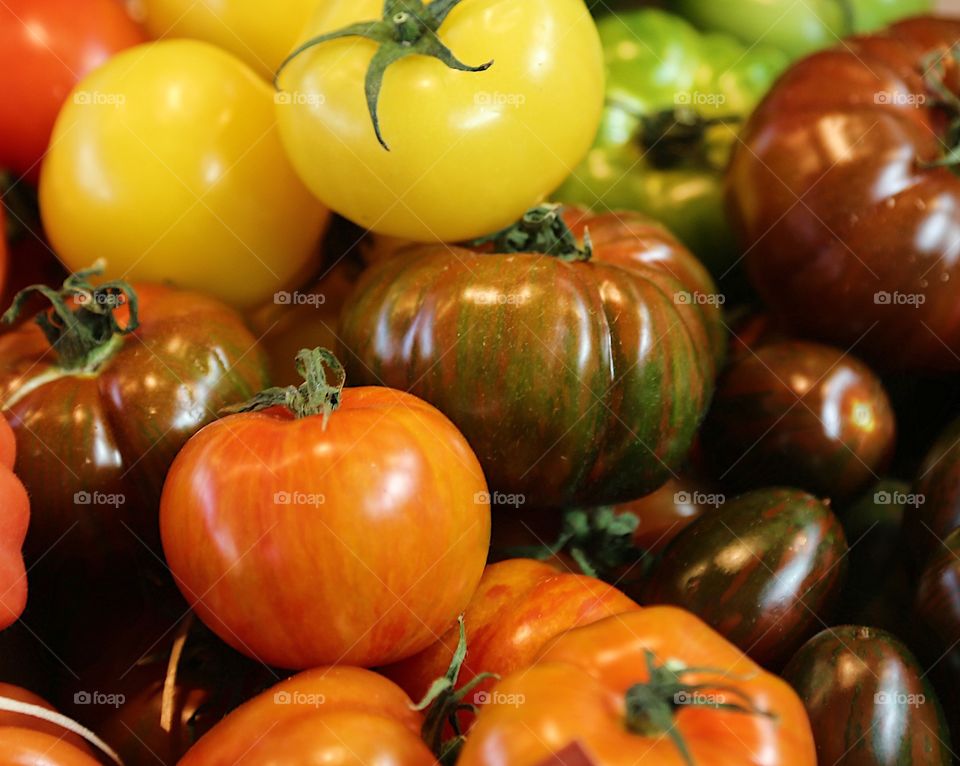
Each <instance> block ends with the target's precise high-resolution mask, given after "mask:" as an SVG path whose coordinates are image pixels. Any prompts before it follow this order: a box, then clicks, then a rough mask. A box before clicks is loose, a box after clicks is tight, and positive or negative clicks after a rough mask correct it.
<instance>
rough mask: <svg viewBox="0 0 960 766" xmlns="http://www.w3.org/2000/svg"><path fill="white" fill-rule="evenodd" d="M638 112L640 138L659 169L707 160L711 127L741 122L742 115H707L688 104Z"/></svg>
mask: <svg viewBox="0 0 960 766" xmlns="http://www.w3.org/2000/svg"><path fill="white" fill-rule="evenodd" d="M635 116H636V117H637V118H638V119H639V121H640V131H639V134H638V136H637V139H638V140H639V142H640V144H641V146H642V147H643V149H644V155H645V157H646V159H647V161H648V162H649V163H650V164H651V165H652V166H653V167H655V168H658V169H668V168H673V167H677V166H679V165H684V164H691V163H701V164H706V163H707V159H706V151H705V147H706V145H707V142H706V137H707V131H709V130H710V128H712V127H714V126H716V125H730V124H737V123H739V122H740V118H738V117H704V116H703V115H702V114H700V112H698V111H697V110H696V109H692V108H690V107H686V106H681V107H677V108H676V109H665V110H663V111H660V112H654V113H652V114H644V115H635Z"/></svg>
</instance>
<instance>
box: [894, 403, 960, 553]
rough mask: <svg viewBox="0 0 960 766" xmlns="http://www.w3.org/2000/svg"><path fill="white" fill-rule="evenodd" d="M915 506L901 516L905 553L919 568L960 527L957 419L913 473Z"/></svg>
mask: <svg viewBox="0 0 960 766" xmlns="http://www.w3.org/2000/svg"><path fill="white" fill-rule="evenodd" d="M912 494H913V495H914V499H915V503H914V507H913V508H911V509H910V512H909V513H907V514H905V516H904V520H903V531H904V534H905V538H906V540H905V542H906V547H907V552H908V554H909V556H910V558H911V559H912V561H913V563H914V564H915V567H914V568H915V569H922V568H923V566H924V564H925V563H926V562H927V561H928V560H929V558H930V556H931V555H932V554H934V553H936V552H938V551H940V550H941V547H942V545H941V541H942V540H943V539H944V538H945V537H946V536H947V535H949V534H950V532H952V531H953V530H954V529H956V528H957V527H960V420H956V421H954V422H953V423H951V424H950V425H948V426H947V428H946V429H944V431H943V433H942V434H940V436H938V437H937V440H936V441H935V442H934V443H933V445H932V446H931V447H930V450H929V451H928V452H927V455H926V456H925V457H924V459H923V462H922V464H921V465H920V468H919V470H918V472H917V480H916V482H915V487H914V491H913V493H912Z"/></svg>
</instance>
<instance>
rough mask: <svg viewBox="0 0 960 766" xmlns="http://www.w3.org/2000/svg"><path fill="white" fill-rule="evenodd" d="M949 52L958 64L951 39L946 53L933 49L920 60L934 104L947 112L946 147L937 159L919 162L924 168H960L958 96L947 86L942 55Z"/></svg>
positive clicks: (957, 48) (959, 49)
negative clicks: (950, 44) (948, 117)
mask: <svg viewBox="0 0 960 766" xmlns="http://www.w3.org/2000/svg"><path fill="white" fill-rule="evenodd" d="M948 55H949V56H951V57H952V58H953V60H954V62H956V63H958V64H960V44H958V43H954V44H953V45H952V46H950V50H949V52H948V53H943V52H941V51H934V52H933V53H930V54H929V55H928V56H926V57H925V58H924V59H923V61H922V62H921V63H920V71H921V74H922V76H923V83H924V85H926V87H927V90H929V91H930V93H931V94H932V95H933V98H934V101H935V102H936V104H937V105H939V106H940V107H941V108H942V109H943V110H944V111H945V112H946V113H947V114H948V115H949V116H950V121H949V123H948V124H947V130H946V134H945V136H944V140H943V143H944V145H945V146H946V149H945V150H944V152H943V154H942V155H941V156H940V157H938V158H937V159H935V160H932V161H929V162H921V163H920V166H921V167H924V168H935V167H947V168H950V169H951V170H953V171H954V172H957V170H958V168H960V98H958V97H957V94H956V93H954V92H953V91H951V90H950V88H948V87H947V83H946V76H947V75H946V67H945V66H944V63H943V59H944V58H945V57H946V56H948Z"/></svg>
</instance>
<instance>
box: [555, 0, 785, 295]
mask: <svg viewBox="0 0 960 766" xmlns="http://www.w3.org/2000/svg"><path fill="white" fill-rule="evenodd" d="M597 26H598V29H599V32H600V39H601V41H602V43H603V50H604V62H605V64H606V70H607V85H606V92H607V100H606V104H605V106H604V111H603V117H602V120H601V123H600V130H599V131H598V133H597V137H596V139H595V141H594V144H593V147H592V148H591V149H590V151H589V152H588V153H587V156H586V157H585V158H584V160H583V161H582V162H581V163H580V164H579V165H578V166H577V167H576V168H575V169H574V171H573V173H572V174H571V175H570V176H569V178H568V179H567V180H566V181H565V182H564V184H563V185H562V186H561V187H560V188H559V189H558V190H557V191H556V192H555V193H554V195H553V197H554V198H555V199H557V200H560V201H563V202H575V203H579V204H582V205H586V206H588V207H592V208H594V209H596V210H598V211H608V210H611V209H613V210H619V209H627V210H639V211H641V212H643V213H646V214H647V215H649V216H651V217H653V218H655V219H657V220H659V221H662V222H663V223H664V224H666V226H667V227H668V228H669V229H670V231H672V232H673V233H675V234H676V235H677V236H678V237H679V238H680V239H681V240H682V241H683V242H684V244H686V245H687V246H688V247H689V248H690V249H691V250H693V251H694V252H695V253H696V254H697V256H698V257H700V258H701V259H702V260H703V262H704V263H706V264H707V265H708V266H709V267H710V270H711V271H712V272H713V273H714V274H715V275H716V276H717V278H718V279H720V278H721V276H722V275H726V272H728V270H730V269H731V268H732V266H733V265H734V260H735V259H736V257H737V256H738V254H739V253H738V252H737V248H736V242H735V240H734V237H733V233H732V232H731V231H730V225H729V223H728V221H727V219H726V215H725V212H724V209H723V170H724V168H725V166H726V163H727V160H728V158H729V155H730V149H731V147H732V144H733V143H735V141H736V127H737V126H736V122H737V120H738V118H742V117H744V116H745V115H747V114H749V112H750V110H751V109H753V107H754V106H755V105H756V104H757V102H758V101H759V100H760V98H761V97H762V96H763V94H764V93H765V92H766V90H767V89H768V88H769V87H770V85H771V84H772V83H773V80H774V78H775V77H776V76H777V74H779V73H780V71H782V70H783V69H784V68H785V67H786V65H787V58H786V56H785V55H783V54H782V53H781V52H780V51H777V50H774V49H772V48H770V47H768V46H765V45H762V44H761V45H757V46H753V47H751V48H750V49H749V50H748V49H747V48H746V47H745V46H744V45H742V44H741V43H740V42H738V41H737V40H735V39H734V38H733V37H730V36H727V35H719V34H712V35H705V34H702V33H700V32H699V31H698V30H696V29H694V28H693V26H691V25H690V24H689V23H688V22H686V21H685V20H684V19H682V18H680V17H679V16H675V15H673V14H670V13H666V12H664V11H661V10H659V9H656V8H642V9H637V10H632V11H628V12H619V13H609V14H607V15H605V16H603V17H602V18H600V19H599V20H598V23H597ZM691 112H692V114H694V115H696V116H697V117H699V118H701V119H703V120H710V119H715V118H721V119H724V120H726V121H727V124H716V125H713V126H710V127H705V128H704V129H703V134H702V135H701V136H699V137H698V138H696V139H695V140H694V141H693V142H691V139H690V137H689V136H686V135H684V136H683V137H682V138H681V137H679V136H676V137H674V136H671V134H670V130H674V131H676V129H677V121H678V120H683V119H687V120H689V119H691V118H690V116H689V114H690V113H691ZM667 115H670V116H672V117H673V119H670V120H668V121H667V122H665V123H664V124H663V127H662V128H660V129H653V126H654V125H655V124H658V123H659V121H660V120H662V119H666V116H667ZM681 115H683V116H682V117H681ZM723 281H724V282H725V284H726V282H727V281H726V280H723Z"/></svg>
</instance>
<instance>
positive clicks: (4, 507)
mask: <svg viewBox="0 0 960 766" xmlns="http://www.w3.org/2000/svg"><path fill="white" fill-rule="evenodd" d="M15 456H16V440H15V437H14V435H13V429H11V428H10V424H9V423H8V422H7V421H6V419H5V418H3V417H0V630H2V629H3V628H6V627H7V626H9V625H10V624H11V623H13V622H14V621H15V620H16V619H17V618H19V617H20V615H21V614H22V613H23V609H24V607H25V606H26V605H27V572H26V569H24V566H23V552H22V548H23V541H24V539H25V538H26V536H27V525H28V524H29V523H30V498H29V497H28V496H27V491H26V489H24V487H23V482H21V481H20V479H18V478H17V476H16V474H14V472H13V465H14V460H15Z"/></svg>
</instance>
